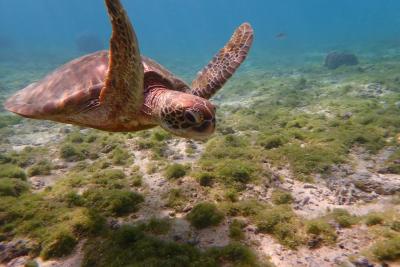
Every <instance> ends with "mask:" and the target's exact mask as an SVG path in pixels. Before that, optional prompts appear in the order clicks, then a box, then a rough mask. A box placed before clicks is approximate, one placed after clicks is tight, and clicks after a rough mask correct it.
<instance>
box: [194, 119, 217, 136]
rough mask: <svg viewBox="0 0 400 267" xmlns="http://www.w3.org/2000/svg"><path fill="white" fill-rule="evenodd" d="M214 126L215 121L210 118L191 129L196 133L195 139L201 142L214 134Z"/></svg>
mask: <svg viewBox="0 0 400 267" xmlns="http://www.w3.org/2000/svg"><path fill="white" fill-rule="evenodd" d="M215 125H216V120H215V118H212V119H210V120H205V121H204V122H203V123H202V124H200V125H199V126H195V127H193V128H192V129H193V131H194V132H195V133H196V135H195V139H200V140H202V139H206V138H207V137H209V136H210V135H212V134H213V133H214V132H215Z"/></svg>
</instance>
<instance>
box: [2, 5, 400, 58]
mask: <svg viewBox="0 0 400 267" xmlns="http://www.w3.org/2000/svg"><path fill="white" fill-rule="evenodd" d="M123 3H124V5H125V7H126V9H127V11H128V13H129V16H130V18H131V20H132V22H133V25H134V27H135V30H136V32H137V35H138V38H139V41H140V47H141V51H142V53H143V54H145V55H147V56H150V57H153V58H155V59H158V60H160V61H162V63H164V64H166V65H168V64H171V63H173V62H174V60H181V61H182V60H183V61H186V62H187V64H188V65H192V64H200V63H205V62H207V60H208V58H210V57H211V56H212V55H213V54H214V53H215V52H216V51H218V49H219V48H220V47H222V46H223V44H224V43H225V42H226V40H227V39H228V38H229V37H230V35H231V33H232V32H233V30H234V29H235V28H236V27H237V26H238V25H240V24H241V23H242V22H245V21H247V22H250V23H251V24H252V25H253V27H254V29H255V34H256V41H255V43H254V48H253V51H252V54H251V57H250V62H251V61H256V62H259V63H260V64H262V63H265V64H268V63H270V62H271V61H273V62H275V61H276V60H278V61H279V59H281V61H282V62H287V61H288V58H290V60H289V61H293V59H298V60H299V61H300V62H299V63H301V61H302V60H303V56H304V54H306V53H325V52H327V51H331V50H337V49H340V50H347V51H364V52H366V53H368V52H369V53H372V54H373V53H378V52H379V49H380V48H382V47H387V46H396V45H398V44H399V43H400V40H399V36H400V27H398V25H399V23H400V17H399V16H398V12H399V10H400V3H399V1H396V0H386V1H377V0H365V1H364V0H355V1H350V0H337V1H331V0H307V1H299V0H283V1H278V0H267V1H265V0H249V1H241V0H203V1H195V0H188V1H187V0H164V1H160V0H149V1H142V0H130V1H127V0H125V1H123ZM279 33H284V34H285V35H286V36H287V37H286V38H285V39H284V40H277V39H276V38H275V36H276V35H277V34H279ZM82 35H91V36H95V37H97V38H98V39H99V40H101V42H102V44H103V46H104V48H107V46H108V38H109V35H110V25H109V22H108V18H107V14H106V11H105V8H104V4H103V1H100V0H86V1H80V0H68V1H67V0H59V1H51V0H36V1H28V0H14V1H10V0H0V38H1V39H0V40H3V43H7V44H8V46H9V47H4V48H3V47H2V48H1V50H0V53H7V54H8V55H9V53H10V52H9V51H7V52H5V49H7V50H8V49H10V50H11V52H15V53H16V54H17V55H18V54H19V55H23V57H24V59H25V60H29V58H30V56H31V57H32V56H33V55H35V56H38V57H40V55H43V56H46V55H49V54H50V56H53V55H57V56H60V58H62V57H63V55H64V56H65V58H70V57H72V55H74V54H77V53H78V54H79V51H76V40H77V38H78V37H79V36H82ZM4 46H6V45H4ZM193 61H194V62H193ZM305 63H306V62H305Z"/></svg>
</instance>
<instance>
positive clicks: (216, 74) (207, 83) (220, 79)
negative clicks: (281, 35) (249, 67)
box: [189, 23, 254, 99]
mask: <svg viewBox="0 0 400 267" xmlns="http://www.w3.org/2000/svg"><path fill="white" fill-rule="evenodd" d="M253 38H254V32H253V29H252V28H251V26H250V24H248V23H243V24H242V25H241V26H240V27H239V28H237V29H236V31H235V33H234V34H233V36H232V38H231V39H230V40H229V42H228V43H227V44H226V45H225V46H224V47H223V48H222V49H221V50H220V51H219V53H218V54H217V55H216V56H215V57H214V58H213V59H212V60H211V62H210V63H208V65H207V66H206V67H205V68H204V69H203V70H202V71H200V72H199V74H198V75H197V78H196V79H195V80H194V81H193V82H192V89H191V90H190V91H189V92H190V93H191V94H193V95H197V96H200V97H203V98H206V99H209V98H210V97H212V96H213V95H214V94H215V93H216V92H217V91H218V90H219V89H221V88H222V86H223V85H224V84H225V82H226V81H227V80H228V79H229V78H230V77H231V76H232V75H233V73H234V72H235V71H236V70H237V69H238V68H239V66H240V64H241V63H242V62H243V61H244V60H245V59H246V56H247V54H248V52H249V50H250V47H251V45H252V43H253Z"/></svg>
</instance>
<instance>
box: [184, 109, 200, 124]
mask: <svg viewBox="0 0 400 267" xmlns="http://www.w3.org/2000/svg"><path fill="white" fill-rule="evenodd" d="M185 119H186V120H187V121H188V122H190V123H199V117H198V116H197V114H196V113H194V112H192V111H189V110H187V111H185Z"/></svg>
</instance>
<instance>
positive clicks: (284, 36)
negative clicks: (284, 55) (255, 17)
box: [275, 32, 287, 40]
mask: <svg viewBox="0 0 400 267" xmlns="http://www.w3.org/2000/svg"><path fill="white" fill-rule="evenodd" d="M286 37H287V35H286V33H284V32H280V33H278V34H277V35H275V39H278V40H283V39H286Z"/></svg>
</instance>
